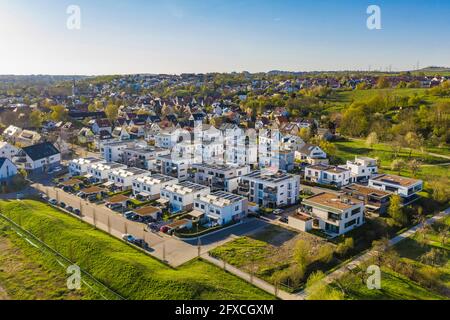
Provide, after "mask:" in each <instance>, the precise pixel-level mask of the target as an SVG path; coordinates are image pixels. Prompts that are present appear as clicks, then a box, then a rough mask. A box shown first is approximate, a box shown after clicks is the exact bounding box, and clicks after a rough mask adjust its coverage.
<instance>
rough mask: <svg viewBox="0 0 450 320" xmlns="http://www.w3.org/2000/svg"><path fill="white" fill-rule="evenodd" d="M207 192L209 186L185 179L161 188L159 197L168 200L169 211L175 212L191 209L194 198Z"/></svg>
mask: <svg viewBox="0 0 450 320" xmlns="http://www.w3.org/2000/svg"><path fill="white" fill-rule="evenodd" d="M209 193H210V188H209V187H206V186H202V185H200V184H197V183H193V182H188V181H185V182H180V183H177V184H173V185H169V186H165V187H164V188H162V189H161V198H162V199H165V200H168V201H169V208H170V211H171V212H172V213H176V212H180V211H185V210H191V209H192V208H193V206H194V199H196V198H197V196H198V195H206V194H209Z"/></svg>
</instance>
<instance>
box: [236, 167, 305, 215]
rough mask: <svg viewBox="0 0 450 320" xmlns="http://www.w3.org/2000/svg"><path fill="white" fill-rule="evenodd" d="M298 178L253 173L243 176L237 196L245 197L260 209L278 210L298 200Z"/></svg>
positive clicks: (277, 174) (262, 172)
mask: <svg viewBox="0 0 450 320" xmlns="http://www.w3.org/2000/svg"><path fill="white" fill-rule="evenodd" d="M299 193H300V176H298V175H294V174H288V173H283V172H277V173H273V172H269V171H268V172H265V171H259V170H257V171H253V172H251V173H250V174H247V175H245V176H243V177H242V178H241V179H240V182H239V185H238V194H240V195H243V196H247V197H248V199H249V200H250V202H254V203H256V204H258V205H259V206H260V207H268V208H278V207H283V206H289V205H293V204H296V203H297V202H298V200H299Z"/></svg>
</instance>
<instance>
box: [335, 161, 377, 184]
mask: <svg viewBox="0 0 450 320" xmlns="http://www.w3.org/2000/svg"><path fill="white" fill-rule="evenodd" d="M341 167H342V168H345V169H349V170H350V178H351V181H352V182H361V181H367V180H369V178H370V177H371V176H372V175H375V174H377V173H378V166H377V160H376V159H372V158H368V157H356V158H355V160H354V161H347V164H346V165H344V166H341Z"/></svg>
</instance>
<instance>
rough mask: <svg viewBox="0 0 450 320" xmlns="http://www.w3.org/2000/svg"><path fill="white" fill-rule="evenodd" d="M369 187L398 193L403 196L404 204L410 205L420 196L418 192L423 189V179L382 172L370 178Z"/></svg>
mask: <svg viewBox="0 0 450 320" xmlns="http://www.w3.org/2000/svg"><path fill="white" fill-rule="evenodd" d="M369 187H371V188H375V189H378V190H382V191H389V192H393V193H396V194H398V195H399V196H400V197H401V198H402V202H403V205H408V204H410V203H412V202H414V201H416V200H418V199H419V198H420V197H419V196H418V195H417V193H418V192H420V191H422V189H423V181H422V180H418V179H412V178H405V177H400V176H396V175H393V174H381V175H378V176H375V177H372V178H370V180H369Z"/></svg>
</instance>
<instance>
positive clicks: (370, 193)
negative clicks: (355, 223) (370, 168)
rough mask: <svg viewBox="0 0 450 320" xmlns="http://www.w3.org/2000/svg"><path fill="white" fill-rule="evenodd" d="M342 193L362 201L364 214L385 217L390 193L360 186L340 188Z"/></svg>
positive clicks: (352, 185)
mask: <svg viewBox="0 0 450 320" xmlns="http://www.w3.org/2000/svg"><path fill="white" fill-rule="evenodd" d="M342 192H344V193H345V194H346V195H348V196H351V197H353V198H355V199H358V200H361V201H364V204H365V212H366V213H367V214H371V215H385V214H386V213H387V209H388V207H389V203H390V199H391V195H392V193H390V192H387V191H382V190H378V189H374V188H370V187H367V186H363V185H360V184H351V185H349V186H346V187H344V188H342Z"/></svg>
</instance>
